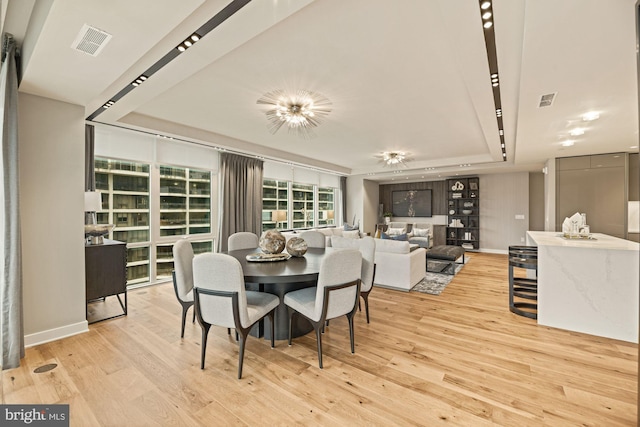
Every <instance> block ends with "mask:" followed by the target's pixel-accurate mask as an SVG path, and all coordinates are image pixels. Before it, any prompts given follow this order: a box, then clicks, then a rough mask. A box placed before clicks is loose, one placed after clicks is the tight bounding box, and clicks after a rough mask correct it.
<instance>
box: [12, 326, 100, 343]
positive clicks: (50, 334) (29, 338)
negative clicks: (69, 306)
mask: <svg viewBox="0 0 640 427" xmlns="http://www.w3.org/2000/svg"><path fill="white" fill-rule="evenodd" d="M84 332H89V323H88V322H87V321H86V320H83V321H82V322H78V323H74V324H71V325H66V326H61V327H59V328H55V329H48V330H46V331H42V332H36V333H35V334H29V335H25V336H24V346H25V347H33V346H36V345H40V344H44V343H47V342H51V341H56V340H59V339H62V338H67V337H70V336H73V335H78V334H81V333H84Z"/></svg>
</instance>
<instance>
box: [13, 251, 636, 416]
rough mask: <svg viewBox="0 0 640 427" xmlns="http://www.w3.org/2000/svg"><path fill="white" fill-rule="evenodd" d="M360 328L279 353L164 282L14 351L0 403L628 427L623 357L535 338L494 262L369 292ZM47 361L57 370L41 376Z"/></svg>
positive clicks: (605, 346)
mask: <svg viewBox="0 0 640 427" xmlns="http://www.w3.org/2000/svg"><path fill="white" fill-rule="evenodd" d="M369 300H370V305H371V307H370V310H371V323H370V324H367V323H366V321H365V318H364V314H363V313H358V314H357V316H356V352H355V354H354V355H352V354H351V353H350V352H349V334H348V330H347V322H346V319H338V320H334V321H332V322H331V325H330V326H329V327H328V329H327V331H326V333H325V334H324V338H323V346H324V352H323V354H324V369H323V370H320V369H318V361H317V356H316V341H315V337H314V334H313V333H310V334H308V335H307V336H305V337H301V338H298V339H295V340H294V342H293V345H292V346H291V347H289V346H288V345H287V342H286V341H277V342H276V348H275V349H270V348H269V345H268V342H266V341H264V340H261V339H256V338H252V337H251V338H250V339H249V341H248V343H247V351H246V353H245V363H244V372H243V378H242V379H241V380H238V379H237V378H236V374H237V363H238V361H237V356H238V351H237V344H236V343H235V341H234V340H233V339H232V338H231V337H230V336H228V335H227V331H226V329H223V328H219V327H218V328H212V330H211V332H210V335H209V344H208V348H207V362H206V367H205V370H200V366H199V363H200V327H199V326H198V324H197V323H196V324H192V323H191V322H188V323H187V329H186V333H185V338H184V339H180V317H179V316H180V306H179V304H178V303H177V301H176V300H175V296H174V295H173V289H172V287H171V285H170V284H166V285H159V286H155V287H148V288H144V289H139V290H135V291H132V292H130V293H129V310H130V311H129V316H127V317H126V318H119V319H114V320H109V321H105V322H101V323H97V324H94V325H91V326H90V332H89V333H86V334H82V335H78V336H74V337H71V338H67V339H64V340H60V341H56V342H52V343H49V344H44V345H40V346H37V347H34V348H29V349H28V350H27V356H26V358H25V359H24V361H23V364H22V367H20V368H18V369H14V370H10V371H5V372H4V373H3V379H2V380H3V391H4V401H5V403H69V404H70V409H71V425H75V426H93V425H104V426H149V425H206V426H214V425H215V426H218V425H293V424H302V425H332V426H333V425H381V426H391V425H421V426H431V425H438V424H450V425H462V426H483V425H503V426H541V425H552V426H570V425H593V426H607V427H608V426H617V425H624V426H630V425H635V420H636V410H637V409H636V399H637V392H636V390H637V345H635V344H630V343H626V342H622V341H615V340H610V339H604V338H598V337H593V336H588V335H583V334H579V333H573V332H568V331H562V330H557V329H552V328H547V327H540V326H537V325H536V323H535V321H534V320H530V319H526V318H523V317H519V316H516V315H514V314H512V313H510V312H509V310H508V308H507V306H508V293H507V260H506V256H503V255H492V254H481V253H473V254H472V255H471V260H470V261H469V263H468V264H467V265H466V266H465V267H464V268H463V269H462V271H461V272H460V273H459V274H458V275H457V276H456V277H455V278H454V280H453V281H452V282H451V283H450V284H449V286H447V288H446V289H445V291H444V292H443V293H442V294H441V295H440V296H431V295H426V294H420V293H413V292H410V293H404V292H397V291H392V290H386V289H380V288H377V289H374V290H373V292H372V293H371V296H370V298H369ZM47 363H57V364H58V367H57V368H55V369H54V370H52V371H49V372H47V373H43V374H36V373H33V370H34V369H35V368H37V367H39V366H41V365H44V364H47Z"/></svg>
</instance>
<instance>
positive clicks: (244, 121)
mask: <svg viewBox="0 0 640 427" xmlns="http://www.w3.org/2000/svg"><path fill="white" fill-rule="evenodd" d="M2 1H3V6H4V4H6V2H7V1H9V3H8V5H9V7H8V10H7V15H6V19H5V20H4V23H5V31H9V30H11V31H12V32H14V34H15V35H16V38H18V40H19V42H23V57H24V62H25V63H24V64H23V68H24V70H23V79H22V83H21V86H20V90H21V91H23V92H27V93H31V94H35V95H40V96H45V97H49V98H53V99H58V100H62V101H65V102H70V103H74V104H79V105H82V106H84V107H85V108H86V115H87V116H89V115H90V114H91V113H93V112H94V111H95V110H97V109H100V108H101V105H103V104H104V103H105V102H107V101H108V100H109V99H110V98H111V97H112V96H114V95H115V94H116V93H118V92H119V91H120V90H121V89H123V88H124V87H126V86H127V85H129V84H130V83H131V82H132V81H133V80H134V79H135V78H136V77H137V76H139V75H140V74H141V73H142V72H144V71H145V70H146V69H147V68H148V67H149V66H151V65H152V64H154V63H155V62H156V61H158V60H159V59H160V58H161V57H163V56H164V55H165V54H166V53H168V52H169V51H171V50H172V49H175V47H176V46H177V45H178V44H179V43H180V42H181V41H182V40H184V39H185V38H187V37H188V36H189V35H190V34H191V33H192V32H193V31H194V30H196V29H197V28H199V27H200V26H201V25H202V24H204V23H205V22H207V21H208V20H209V19H210V18H211V17H213V16H214V15H215V14H216V13H218V12H219V11H220V10H221V9H222V8H224V7H225V6H227V4H228V3H229V0H224V1H223V0H181V1H180V2H176V1H174V0H135V1H131V0H111V1H108V2H105V1H103V0H65V1H53V2H51V1H42V0H41V1H36V2H34V1H28V0H2ZM635 1H636V0H611V1H607V2H606V5H605V2H603V1H601V0H535V1H533V0H530V1H526V0H494V4H493V9H494V22H495V32H496V45H497V56H498V67H499V71H500V89H501V97H502V107H503V113H504V116H503V120H504V132H505V141H506V149H507V161H506V162H503V161H502V159H501V158H502V155H501V150H500V140H499V137H498V125H497V122H496V117H495V111H494V110H495V109H494V104H493V93H492V88H491V83H490V77H489V66H488V62H487V55H486V50H485V45H484V36H483V32H484V30H483V27H482V20H481V17H480V11H479V5H478V1H477V0H456V1H452V0H398V1H388V0H315V1H314V0H297V1H292V0H289V1H283V0H280V1H278V0H271V1H266V0H253V1H251V2H249V3H248V4H247V5H246V6H244V7H242V8H241V9H240V10H239V11H238V12H237V13H236V14H234V15H233V16H231V17H230V18H229V19H227V20H226V21H225V22H224V23H223V24H221V25H220V26H219V27H217V28H216V29H215V30H213V31H212V32H210V33H209V34H207V35H206V36H205V37H203V38H202V39H201V40H200V41H199V42H198V43H196V44H195V45H194V46H193V47H192V48H191V49H189V50H187V51H186V52H185V53H183V54H181V55H180V56H178V57H177V58H176V59H174V60H173V61H172V62H170V63H169V64H168V65H166V66H165V67H164V68H162V69H161V70H160V71H158V72H157V73H156V74H154V75H153V76H151V77H150V78H149V79H148V80H147V81H146V82H145V83H143V84H142V85H140V86H139V87H137V88H136V89H134V90H133V91H132V92H130V93H129V94H127V95H125V96H124V97H123V98H122V99H120V100H119V101H118V102H117V103H116V104H115V105H114V106H113V107H111V108H109V109H108V110H105V111H104V112H103V113H102V114H100V115H99V116H97V117H96V119H95V121H97V122H100V123H108V124H115V125H118V126H126V127H131V128H136V129H144V130H149V131H152V132H154V133H162V134H167V135H172V136H175V137H180V138H183V139H187V140H194V141H201V142H207V143H212V144H214V145H216V146H221V147H226V148H230V149H232V150H236V151H241V152H246V153H249V154H255V155H262V156H265V157H267V158H278V159H282V160H287V161H292V162H295V163H300V164H306V165H311V166H315V167H319V168H323V169H327V170H333V171H336V172H339V173H344V174H356V175H357V174H366V175H367V179H373V180H379V181H381V182H389V181H390V180H391V179H392V178H393V179H396V180H397V179H411V180H415V179H436V178H437V177H438V176H443V177H444V176H448V175H452V174H455V173H460V174H470V173H489V172H491V173H494V172H501V171H503V172H509V171H526V170H540V169H541V168H542V166H543V164H544V162H545V161H546V160H547V159H549V158H553V157H564V156H572V155H583V154H594V153H607V152H618V151H637V148H631V147H632V146H637V144H638V101H637V96H638V95H637V94H638V91H637V73H636V35H635V27H634V26H635V18H634V7H635ZM25 9H26V10H27V12H25ZM24 15H27V16H30V19H29V20H25V19H24V18H20V17H21V16H24ZM20 22H28V23H29V25H28V26H27V25H26V23H25V24H20ZM83 24H89V25H91V26H94V27H97V28H99V29H101V30H104V31H106V32H108V33H110V34H112V35H113V38H112V40H111V41H110V42H109V44H108V45H107V46H106V47H105V48H104V50H103V51H102V52H101V53H100V54H99V55H98V56H97V57H91V56H89V55H86V54H83V53H80V52H77V51H75V50H73V49H71V43H72V42H73V40H74V39H75V37H76V35H77V34H78V32H79V31H80V28H81V27H82V25H83ZM275 89H284V90H286V91H296V90H298V89H305V90H310V91H315V92H319V93H321V94H323V95H325V96H326V97H328V98H329V99H330V100H331V101H332V104H333V105H332V111H331V113H330V114H329V116H328V117H327V119H326V120H325V122H324V123H323V124H322V125H321V126H320V127H319V128H318V129H317V130H316V137H315V138H314V139H311V140H304V139H300V138H299V137H297V136H295V135H293V134H288V133H287V132H286V130H285V129H284V128H283V129H281V130H280V131H279V132H278V133H277V134H275V135H272V134H270V133H269V131H268V129H267V120H266V117H265V115H264V110H263V109H262V108H260V106H258V105H257V104H256V100H257V99H258V98H260V97H261V96H262V95H263V94H264V93H266V92H269V91H272V90H275ZM554 92H557V96H556V100H555V102H554V104H553V105H552V106H551V107H546V108H538V103H539V100H540V96H541V95H543V94H548V93H554ZM589 111H597V112H599V113H600V119H599V120H597V121H594V122H588V123H587V122H582V121H581V115H582V114H583V113H586V112H589ZM575 127H583V128H585V134H584V135H582V136H579V137H576V138H572V139H574V140H575V144H574V145H573V146H572V147H566V148H565V147H563V146H562V145H561V142H562V141H564V140H566V139H568V132H569V131H570V130H571V129H573V128H575ZM394 150H400V151H406V152H408V153H410V155H411V159H412V160H411V161H410V162H409V163H408V167H407V168H406V169H403V173H402V174H392V173H391V170H390V169H388V168H386V167H384V166H383V165H382V164H381V163H380V162H379V159H378V157H377V156H378V155H379V154H380V153H381V152H383V151H394ZM461 164H471V166H465V167H460V165H461ZM430 168H435V169H430ZM369 174H373V175H369ZM423 177H424V178H423Z"/></svg>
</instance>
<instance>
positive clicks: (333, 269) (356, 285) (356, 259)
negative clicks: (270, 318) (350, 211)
mask: <svg viewBox="0 0 640 427" xmlns="http://www.w3.org/2000/svg"><path fill="white" fill-rule="evenodd" d="M361 267H362V255H361V254H360V251H358V250H356V249H345V250H340V251H334V252H330V253H328V254H326V255H325V257H324V258H323V260H322V264H321V265H320V273H319V274H318V284H317V286H314V287H310V288H304V289H300V290H297V291H292V292H288V293H287V294H285V296H284V303H285V305H287V307H288V311H289V345H291V334H292V331H291V330H292V322H293V316H294V315H295V314H299V315H301V316H303V317H305V318H306V319H307V320H309V322H310V323H311V325H312V326H313V329H315V331H316V340H317V344H318V366H319V367H320V369H322V334H321V332H322V330H323V328H324V324H325V322H326V321H327V320H329V319H334V318H336V317H340V316H347V319H348V321H349V336H350V339H351V353H354V352H355V344H354V331H353V316H354V315H355V313H356V310H357V302H358V298H359V295H360V270H361Z"/></svg>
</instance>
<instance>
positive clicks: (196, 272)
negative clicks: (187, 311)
mask: <svg viewBox="0 0 640 427" xmlns="http://www.w3.org/2000/svg"><path fill="white" fill-rule="evenodd" d="M193 283H194V288H193V289H194V299H195V305H196V314H197V316H198V323H200V327H201V328H202V354H201V357H200V369H204V360H205V355H206V350H207V336H208V334H209V329H210V328H211V326H212V325H218V326H223V327H226V328H235V329H236V334H238V339H239V345H240V348H239V354H238V379H240V378H242V364H243V361H244V348H245V343H246V341H247V337H248V335H249V331H250V330H251V328H252V327H253V325H255V324H256V323H258V322H259V321H260V320H262V319H264V318H265V317H267V316H268V317H269V320H270V321H271V322H270V323H271V348H273V347H274V345H275V343H274V314H275V310H276V308H277V307H278V305H279V304H280V299H279V298H278V297H277V296H276V295H272V294H269V293H266V292H257V291H247V290H245V288H244V273H243V271H242V266H241V265H240V262H239V261H238V260H237V259H235V258H234V257H232V256H230V255H226V254H218V253H215V254H214V253H205V254H201V255H198V256H197V257H196V258H194V260H193Z"/></svg>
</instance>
